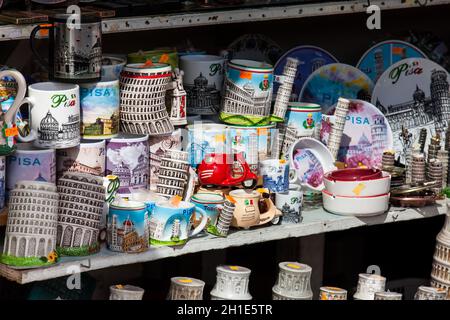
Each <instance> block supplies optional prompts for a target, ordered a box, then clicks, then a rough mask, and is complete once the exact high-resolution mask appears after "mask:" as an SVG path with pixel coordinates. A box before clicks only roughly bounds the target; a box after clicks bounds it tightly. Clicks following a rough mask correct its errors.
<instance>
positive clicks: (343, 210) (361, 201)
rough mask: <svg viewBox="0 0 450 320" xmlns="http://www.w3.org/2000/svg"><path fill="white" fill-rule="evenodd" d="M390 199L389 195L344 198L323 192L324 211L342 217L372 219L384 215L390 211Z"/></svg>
mask: <svg viewBox="0 0 450 320" xmlns="http://www.w3.org/2000/svg"><path fill="white" fill-rule="evenodd" d="M389 197H390V194H389V193H386V194H382V195H378V196H372V197H343V196H336V195H333V194H331V193H329V192H328V191H326V190H323V191H322V199H323V207H324V209H325V210H326V211H328V212H331V213H334V214H338V215H341V216H356V217H364V216H369V217H370V216H376V215H380V214H383V213H384V212H386V211H387V210H388V209H389Z"/></svg>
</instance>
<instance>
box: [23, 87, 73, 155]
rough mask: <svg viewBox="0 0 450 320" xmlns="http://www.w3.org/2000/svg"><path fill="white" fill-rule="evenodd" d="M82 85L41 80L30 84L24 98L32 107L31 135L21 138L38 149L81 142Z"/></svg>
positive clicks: (30, 107) (61, 147) (57, 147)
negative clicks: (26, 95)
mask: <svg viewBox="0 0 450 320" xmlns="http://www.w3.org/2000/svg"><path fill="white" fill-rule="evenodd" d="M79 92H80V87H79V86H78V85H77V84H69V83H57V82H39V83H34V84H32V85H30V86H29V87H28V97H27V98H25V99H23V100H22V104H24V103H27V104H28V106H29V109H30V112H29V114H30V128H31V131H30V134H29V135H27V136H22V135H21V133H20V132H19V136H18V139H19V141H22V142H31V141H33V144H34V146H36V147H38V148H51V149H64V148H72V147H75V146H77V145H79V144H80V94H79Z"/></svg>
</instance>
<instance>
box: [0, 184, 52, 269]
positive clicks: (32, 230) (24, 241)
mask: <svg viewBox="0 0 450 320" xmlns="http://www.w3.org/2000/svg"><path fill="white" fill-rule="evenodd" d="M58 198H59V196H58V193H57V192H56V186H55V184H53V183H47V182H39V181H18V182H17V184H16V187H15V188H14V189H13V190H12V191H11V193H10V199H9V213H8V224H7V227H6V234H5V242H4V243H5V245H4V247H3V255H2V256H1V257H0V262H1V263H4V264H8V265H12V266H17V267H36V266H44V265H48V264H52V263H55V261H56V258H57V255H56V253H55V251H54V250H55V247H56V228H57V221H58Z"/></svg>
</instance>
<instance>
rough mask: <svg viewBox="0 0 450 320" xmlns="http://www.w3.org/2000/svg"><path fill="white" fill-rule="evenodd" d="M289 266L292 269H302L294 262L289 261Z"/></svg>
mask: <svg viewBox="0 0 450 320" xmlns="http://www.w3.org/2000/svg"><path fill="white" fill-rule="evenodd" d="M287 266H288V267H289V268H292V269H300V266H298V265H296V264H293V263H288V264H287Z"/></svg>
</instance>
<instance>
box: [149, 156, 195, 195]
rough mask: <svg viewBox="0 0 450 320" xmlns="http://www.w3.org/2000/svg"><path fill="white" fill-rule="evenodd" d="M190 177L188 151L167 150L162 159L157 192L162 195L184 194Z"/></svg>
mask: <svg viewBox="0 0 450 320" xmlns="http://www.w3.org/2000/svg"><path fill="white" fill-rule="evenodd" d="M188 179H189V163H188V153H187V152H185V151H177V150H167V151H166V153H165V154H164V156H163V157H162V159H161V164H160V166H159V173H158V183H157V185H156V192H157V193H158V194H160V195H162V196H175V195H178V196H181V197H182V196H183V194H184V189H185V187H186V184H187V182H188Z"/></svg>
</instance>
